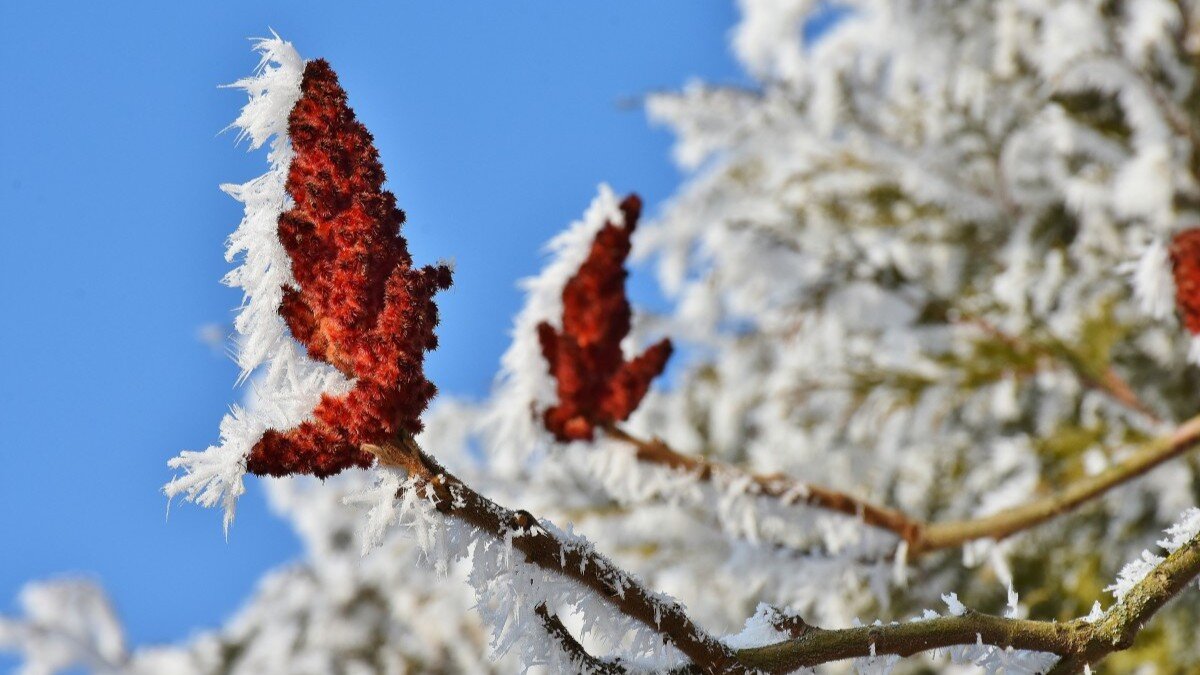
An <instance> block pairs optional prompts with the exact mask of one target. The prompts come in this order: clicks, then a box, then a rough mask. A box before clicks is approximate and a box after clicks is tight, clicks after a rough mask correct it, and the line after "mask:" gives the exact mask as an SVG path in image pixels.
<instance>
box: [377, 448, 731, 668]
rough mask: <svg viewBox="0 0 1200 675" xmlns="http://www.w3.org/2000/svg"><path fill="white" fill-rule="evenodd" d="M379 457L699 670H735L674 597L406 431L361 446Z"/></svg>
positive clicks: (452, 511)
mask: <svg viewBox="0 0 1200 675" xmlns="http://www.w3.org/2000/svg"><path fill="white" fill-rule="evenodd" d="M363 449H364V450H367V451H369V452H371V453H373V454H375V456H376V457H377V458H378V460H379V463H380V464H381V465H384V466H391V467H396V468H400V469H404V470H405V471H407V472H408V474H409V475H410V476H412V477H414V478H416V479H417V480H418V481H420V482H421V483H422V484H423V485H428V486H431V487H432V488H433V491H434V493H435V494H436V496H437V508H438V510H439V511H442V512H443V513H445V514H447V515H449V516H452V517H454V518H458V519H459V520H461V521H462V522H464V523H467V524H469V525H472V526H474V527H476V528H479V529H480V530H482V531H484V532H487V533H489V534H491V535H493V536H496V537H498V538H500V539H504V538H505V536H506V535H507V534H509V533H513V532H519V533H520V536H514V537H512V547H513V549H515V550H517V551H520V552H521V553H522V554H524V556H525V560H526V562H528V563H530V564H533V565H537V566H538V567H541V568H542V569H545V570H548V571H551V572H555V573H557V574H561V575H563V576H564V577H567V578H569V579H572V580H573V581H575V582H577V583H579V584H581V585H582V586H584V587H586V588H588V589H589V590H591V591H592V592H594V593H596V594H597V595H598V596H600V597H602V598H604V599H606V600H607V601H608V602H609V603H611V604H612V605H613V606H614V607H615V608H616V609H618V610H619V611H620V612H621V613H623V614H625V615H626V616H628V617H630V618H633V619H635V620H637V621H639V622H641V623H642V624H644V625H645V626H647V627H648V628H650V629H651V630H653V631H655V632H657V633H659V634H660V635H662V636H663V639H664V640H665V641H667V642H668V643H670V644H672V645H674V646H675V647H676V648H677V649H679V651H681V652H683V654H684V655H686V656H687V657H688V658H689V659H691V660H692V662H693V663H695V664H698V665H700V666H701V667H702V669H703V671H704V672H711V673H725V672H739V671H741V670H743V669H741V668H738V667H737V660H736V658H735V657H734V656H733V651H732V650H731V649H729V648H728V647H726V646H725V645H724V644H722V643H721V642H720V641H718V640H717V639H716V638H714V637H712V636H711V635H709V634H708V633H707V632H705V631H704V629H702V628H701V627H700V626H698V625H696V624H695V623H693V622H692V620H691V619H690V618H689V617H688V616H687V614H686V613H685V612H684V609H683V607H682V606H681V605H679V603H677V602H674V601H667V600H662V599H660V598H657V597H655V596H654V595H653V594H652V593H651V592H650V591H649V590H647V589H646V588H645V587H643V586H642V585H641V583H640V582H639V581H638V580H636V579H635V578H633V577H631V576H630V575H629V574H627V573H625V572H624V571H622V570H621V569H620V568H618V567H617V566H616V565H614V564H613V563H611V562H610V561H609V560H608V559H607V558H605V557H604V556H602V555H600V554H599V553H596V552H595V551H593V550H592V549H591V548H590V547H587V546H579V545H576V544H572V543H568V542H564V541H562V540H560V539H558V538H557V537H555V536H554V535H552V534H551V533H549V532H547V531H546V530H545V529H543V528H542V527H540V526H539V525H538V521H537V519H536V518H534V517H533V516H532V515H531V514H529V513H528V512H526V511H513V510H510V509H507V508H504V507H503V506H500V505H499V504H497V503H495V502H493V501H491V500H490V499H488V498H487V497H484V496H483V495H481V494H479V493H478V492H476V491H475V490H473V489H471V487H469V486H468V485H466V484H465V483H463V482H462V481H460V480H459V479H458V478H455V477H454V476H453V475H451V474H450V473H448V472H447V471H446V470H445V469H443V468H442V467H441V466H440V465H439V464H438V463H437V462H436V461H435V460H434V459H433V458H432V457H430V456H429V455H427V454H426V453H425V452H424V451H422V450H421V448H420V447H418V446H417V444H416V442H415V441H414V440H413V439H412V438H411V437H402V438H399V439H397V440H396V441H395V442H392V443H388V444H385V445H382V446H364V448H363Z"/></svg>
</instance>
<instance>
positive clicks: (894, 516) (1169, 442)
mask: <svg viewBox="0 0 1200 675" xmlns="http://www.w3.org/2000/svg"><path fill="white" fill-rule="evenodd" d="M605 431H606V432H607V433H608V434H609V435H610V436H611V437H613V438H615V439H617V440H621V441H625V442H627V443H629V444H631V445H632V446H633V447H634V450H635V453H636V457H637V459H638V460H640V461H643V462H646V463H648V464H657V465H659V466H664V467H667V468H671V469H676V470H681V471H687V472H689V473H692V474H694V475H695V476H696V477H697V478H698V479H699V480H701V481H711V480H712V479H713V477H714V476H716V475H718V474H725V475H739V474H743V475H746V476H748V477H749V478H750V479H751V480H752V481H753V482H754V485H755V486H756V489H757V491H758V492H757V494H760V495H762V496H764V497H772V498H776V499H779V500H781V501H783V502H784V503H788V504H793V503H799V504H805V505H807V506H812V507H814V508H820V509H825V510H828V511H833V512H837V513H843V514H846V515H850V516H854V517H857V518H861V519H862V521H863V522H864V523H865V524H867V525H870V526H873V527H877V528H880V529H883V530H887V531H889V532H892V533H894V534H895V535H896V536H898V537H900V538H901V539H903V540H904V541H905V542H906V543H907V544H908V552H907V555H908V556H909V558H915V557H916V556H919V555H922V554H924V553H928V552H930V551H937V550H942V549H947V548H954V547H956V546H961V545H962V544H965V543H966V542H969V541H974V540H976V539H996V540H1000V539H1004V538H1005V537H1008V536H1011V535H1013V534H1016V533H1018V532H1021V531H1024V530H1028V529H1030V528H1033V527H1035V526H1037V525H1040V524H1042V523H1044V522H1046V521H1048V520H1051V519H1053V518H1055V517H1057V516H1060V515H1062V514H1064V513H1068V512H1070V511H1073V510H1074V509H1076V508H1078V507H1079V506H1081V505H1083V504H1085V503H1087V502H1088V501H1090V500H1092V499H1095V498H1096V497H1099V496H1101V495H1103V494H1105V493H1106V492H1108V491H1109V490H1112V489H1114V488H1116V487H1119V486H1121V485H1123V484H1125V483H1127V482H1129V481H1131V480H1133V479H1134V478H1137V477H1138V476H1141V475H1143V474H1145V473H1146V472H1148V471H1150V470H1151V469H1154V468H1155V467H1157V466H1159V465H1160V464H1163V463H1164V462H1167V461H1169V460H1171V459H1174V458H1175V457H1178V456H1179V455H1181V454H1183V453H1185V452H1187V451H1188V450H1190V449H1192V448H1193V447H1195V446H1196V444H1197V442H1200V416H1197V417H1193V418H1192V419H1190V420H1188V421H1187V422H1185V423H1183V424H1182V425H1180V426H1179V427H1178V428H1176V429H1175V431H1174V432H1173V433H1172V434H1170V435H1168V436H1164V437H1161V438H1157V439H1154V440H1151V441H1149V442H1147V443H1145V444H1144V445H1143V446H1142V447H1141V448H1140V449H1138V450H1137V451H1136V452H1134V453H1133V454H1132V455H1130V456H1128V457H1126V458H1125V459H1124V460H1123V461H1121V462H1120V463H1119V464H1116V465H1114V466H1112V467H1110V468H1109V469H1108V470H1106V471H1104V472H1102V473H1099V474H1097V475H1095V476H1088V477H1086V478H1083V479H1080V480H1078V481H1076V482H1074V483H1072V484H1070V485H1067V486H1066V487H1064V488H1062V489H1060V490H1058V491H1056V492H1054V493H1052V494H1049V495H1046V496H1044V497H1039V498H1037V499H1034V500H1032V501H1030V502H1028V503H1025V504H1022V505H1019V506H1015V507H1012V508H1010V509H1006V510H1004V511H1000V512H998V513H996V514H993V515H990V516H984V517H981V518H973V519H969V520H959V521H949V522H943V523H929V522H926V521H923V520H920V519H917V518H914V517H912V516H909V515H906V514H904V513H902V512H900V511H898V510H895V509H891V508H888V507H885V506H879V505H877V504H874V503H872V502H869V501H867V500H864V499H861V498H858V497H854V496H852V495H848V494H846V493H844V492H839V491H837V490H833V489H830V488H825V487H821V486H817V485H809V484H806V483H801V482H799V481H796V480H794V479H791V478H788V477H786V476H782V475H778V474H775V475H769V476H763V475H756V474H746V473H745V472H743V471H741V470H740V469H737V468H735V467H732V466H729V465H725V464H720V463H717V462H713V461H712V460H709V459H706V458H703V457H697V456H694V455H685V454H682V453H680V452H676V451H675V450H673V449H672V448H671V447H670V446H668V445H667V444H666V443H664V442H663V441H661V440H658V439H654V440H650V441H647V440H645V439H641V438H637V437H636V436H633V435H631V434H629V433H628V432H626V431H624V430H623V429H620V428H619V427H616V426H610V427H608V428H606V429H605Z"/></svg>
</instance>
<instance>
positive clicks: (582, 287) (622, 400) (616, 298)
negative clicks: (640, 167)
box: [538, 195, 671, 441]
mask: <svg viewBox="0 0 1200 675" xmlns="http://www.w3.org/2000/svg"><path fill="white" fill-rule="evenodd" d="M641 210H642V201H641V199H639V198H638V197H637V195H630V196H628V197H626V198H625V200H624V201H622V202H621V213H622V215H623V216H624V217H623V220H624V223H623V224H621V225H618V224H616V223H613V222H608V223H605V225H604V227H602V228H601V229H600V231H599V232H597V233H596V238H595V240H593V241H592V247H591V250H590V251H589V252H588V257H587V259H586V260H585V261H584V263H583V265H582V266H580V268H579V271H578V272H576V273H575V275H574V276H573V277H571V279H570V280H569V281H567V285H566V287H565V288H564V289H563V295H562V300H563V314H562V330H561V331H559V330H556V329H555V328H554V327H553V326H551V325H550V324H549V323H545V322H543V323H541V324H540V325H538V339H539V340H540V342H541V346H542V355H543V356H545V357H546V361H547V363H548V364H549V366H550V374H551V375H553V376H554V379H555V381H556V383H557V388H558V405H555V406H553V407H551V408H550V409H548V410H546V411H545V413H544V416H543V422H544V424H545V426H546V429H548V430H549V431H550V432H551V433H552V434H554V436H555V438H557V439H558V440H560V441H571V440H591V439H592V438H593V435H594V433H595V429H596V427H597V426H601V427H603V426H605V425H607V424H612V423H614V422H619V421H624V420H626V419H628V418H629V415H630V414H632V413H633V411H634V410H636V409H637V406H638V404H639V403H641V401H642V398H643V397H644V396H645V395H646V391H647V390H648V389H649V388H650V381H651V380H653V379H654V378H655V377H657V376H658V375H659V374H660V373H662V371H663V368H665V367H666V365H667V359H669V358H670V357H671V341H670V340H662V341H661V342H658V343H657V344H655V345H653V346H652V347H650V348H649V349H647V350H646V351H645V352H644V353H642V355H641V356H638V357H637V358H634V359H633V360H630V361H627V360H625V357H624V354H623V353H622V352H621V341H622V340H623V339H625V336H626V335H628V334H629V328H630V318H631V314H632V312H631V310H630V307H629V300H628V299H627V298H626V296H625V278H626V277H627V276H628V274H629V273H628V272H627V271H626V270H625V259H626V258H627V257H628V256H629V248H630V236H631V235H632V234H633V230H634V228H635V227H637V221H638V216H640V215H641Z"/></svg>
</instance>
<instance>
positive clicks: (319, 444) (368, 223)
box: [247, 60, 450, 477]
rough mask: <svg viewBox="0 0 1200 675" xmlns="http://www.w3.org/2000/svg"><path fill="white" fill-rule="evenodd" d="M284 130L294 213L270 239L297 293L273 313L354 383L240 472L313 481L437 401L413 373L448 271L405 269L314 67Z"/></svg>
mask: <svg viewBox="0 0 1200 675" xmlns="http://www.w3.org/2000/svg"><path fill="white" fill-rule="evenodd" d="M288 133H289V135H290V137H291V142H292V147H293V149H294V151H295V156H294V159H293V160H292V163H291V167H290V169H289V173H288V179H287V191H288V194H290V195H291V197H292V199H293V200H294V202H295V205H294V207H293V208H291V209H290V210H288V211H287V212H285V213H284V214H282V215H281V216H280V218H279V239H280V241H281V242H282V243H283V247H284V249H285V250H286V251H287V253H288V256H289V257H290V258H291V261H292V275H293V277H294V278H295V281H296V287H295V288H285V289H284V292H283V301H282V303H281V305H280V308H279V313H280V315H281V316H282V317H283V318H284V320H285V321H286V323H287V325H288V328H289V329H291V332H292V335H293V336H294V337H295V338H296V339H297V340H299V341H300V342H301V343H302V344H303V345H304V346H305V347H306V348H307V350H308V354H309V356H311V357H312V358H314V359H317V360H320V361H324V362H326V363H329V364H332V365H333V366H334V367H336V368H337V369H338V370H340V371H341V372H343V373H344V374H345V375H346V376H347V377H350V378H354V380H355V383H354V388H353V389H352V390H351V391H349V392H348V393H346V394H345V395H343V396H331V395H328V394H326V395H325V396H324V397H323V398H322V399H321V402H320V403H319V404H318V405H317V407H316V409H315V410H314V411H313V415H312V419H311V420H309V421H306V422H304V423H302V424H300V425H299V426H297V427H295V428H293V429H289V430H270V431H267V432H266V433H265V434H264V435H263V437H262V439H261V440H260V441H259V442H258V443H257V444H256V445H255V446H254V448H253V450H252V451H251V453H250V456H249V457H248V459H247V468H248V469H249V470H250V471H251V472H253V473H256V474H270V475H274V476H279V475H286V474H293V473H304V474H313V475H316V476H320V477H324V476H329V475H332V474H335V473H337V472H339V471H341V470H343V469H345V468H348V467H350V466H364V467H365V466H369V465H370V464H371V462H372V460H373V456H372V455H370V454H369V453H366V452H364V451H362V450H360V449H359V446H360V445H362V444H366V443H371V444H378V443H381V442H383V441H385V440H387V439H389V438H391V437H392V436H393V435H394V434H396V433H397V432H401V431H405V432H408V433H416V432H418V431H420V430H421V421H420V416H421V413H422V412H423V411H424V410H425V409H426V407H428V405H429V401H430V400H431V399H432V398H433V396H434V394H435V393H436V389H435V388H434V385H433V384H432V383H431V382H429V380H427V379H426V378H425V373H424V360H425V352H427V351H429V350H432V349H434V348H435V347H436V346H437V337H436V336H435V335H434V327H435V326H436V325H437V323H438V311H437V306H436V305H435V304H434V302H433V296H434V294H435V293H436V292H437V291H438V290H442V289H446V288H448V287H449V286H450V270H449V269H448V268H447V267H444V266H436V267H435V266H426V267H422V268H419V269H416V268H414V267H413V263H412V257H411V256H410V255H409V252H408V247H407V243H406V242H405V240H404V238H403V237H401V236H400V235H399V232H400V225H401V224H402V223H403V222H404V212H403V211H401V210H400V209H398V208H397V207H396V198H395V196H393V195H392V194H391V193H390V192H388V191H387V190H384V189H383V183H384V172H383V167H382V166H381V165H380V162H379V153H378V152H377V151H376V149H375V146H374V145H373V142H372V141H373V139H372V137H371V134H370V133H369V132H368V131H367V129H366V128H365V127H364V126H363V125H362V124H361V123H360V122H359V121H358V120H357V119H355V116H354V111H353V110H351V109H350V107H349V106H348V105H347V104H346V92H345V91H344V90H343V89H342V88H341V86H340V85H339V84H338V80H337V75H336V74H335V73H334V72H333V70H332V69H331V68H330V67H329V64H328V63H327V62H325V61H324V60H316V61H310V62H308V63H307V64H306V66H305V69H304V77H303V80H302V83H301V96H300V100H299V101H298V102H297V103H296V105H295V107H294V108H293V109H292V111H291V115H290V117H289V118H288Z"/></svg>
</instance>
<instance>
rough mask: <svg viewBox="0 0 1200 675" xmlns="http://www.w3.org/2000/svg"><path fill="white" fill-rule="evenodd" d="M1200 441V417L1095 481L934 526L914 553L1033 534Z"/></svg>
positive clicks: (917, 543) (1093, 478)
mask: <svg viewBox="0 0 1200 675" xmlns="http://www.w3.org/2000/svg"><path fill="white" fill-rule="evenodd" d="M1198 441H1200V416H1196V417H1193V418H1192V419H1190V420H1188V421H1187V422H1184V423H1183V424H1181V425H1180V426H1179V427H1177V428H1176V429H1175V431H1174V432H1172V433H1171V434H1170V435H1168V436H1163V437H1160V438H1156V439H1154V440H1151V441H1148V442H1147V443H1145V444H1144V445H1143V446H1142V447H1141V448H1140V449H1138V450H1137V451H1136V452H1134V453H1133V454H1132V455H1129V456H1128V457H1126V458H1125V459H1124V460H1122V461H1121V462H1120V463H1119V464H1116V465H1114V466H1111V467H1109V468H1108V469H1107V470H1106V471H1103V472H1101V473H1099V474H1096V475H1094V476H1088V477H1086V478H1082V479H1080V480H1078V481H1076V482H1074V483H1071V484H1070V485H1068V486H1066V487H1064V488H1063V489H1061V490H1058V491H1057V492H1055V493H1053V494H1050V495H1047V496H1045V497H1041V498H1038V499H1034V500H1033V501H1031V502H1028V503H1026V504H1022V505H1020V506H1015V507H1013V508H1010V509H1006V510H1004V511H1000V512H999V513H996V514H994V515H991V516H984V517H982V518H974V519H970V520H960V521H951V522H945V523H932V524H929V525H927V526H925V527H924V528H923V529H922V531H921V532H920V536H919V537H918V538H917V539H916V540H915V542H910V545H909V551H910V553H913V552H915V553H923V552H926V551H933V550H938V549H944V548H953V547H955V546H960V545H962V544H964V543H966V542H968V541H973V540H975V539H985V538H990V539H997V540H999V539H1004V538H1005V537H1008V536H1010V535H1013V534H1016V533H1017V532H1021V531H1023V530H1027V529H1030V528H1032V527H1035V526H1037V525H1040V524H1042V523H1044V522H1046V521H1048V520H1051V519H1053V518H1055V517H1057V516H1060V515H1062V514H1064V513H1067V512H1069V511H1072V510H1074V509H1076V508H1078V507H1079V506H1081V505H1082V504H1085V503H1086V502H1088V501H1090V500H1092V499H1094V498H1096V497H1099V496H1100V495H1103V494H1104V493H1106V492H1108V491H1109V490H1112V489H1113V488H1115V487H1118V486H1120V485H1123V484H1125V483H1128V482H1129V481H1131V480H1133V479H1134V478H1137V477H1139V476H1142V475H1144V474H1145V473H1147V472H1148V471H1150V470H1151V469H1153V468H1155V467H1157V466H1159V465H1160V464H1163V463H1164V462H1167V461H1169V460H1171V459H1174V458H1175V457H1178V456H1179V455H1182V454H1183V453H1185V452H1187V451H1188V450H1191V449H1192V448H1193V447H1195V446H1196V444H1197V442H1198Z"/></svg>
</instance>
